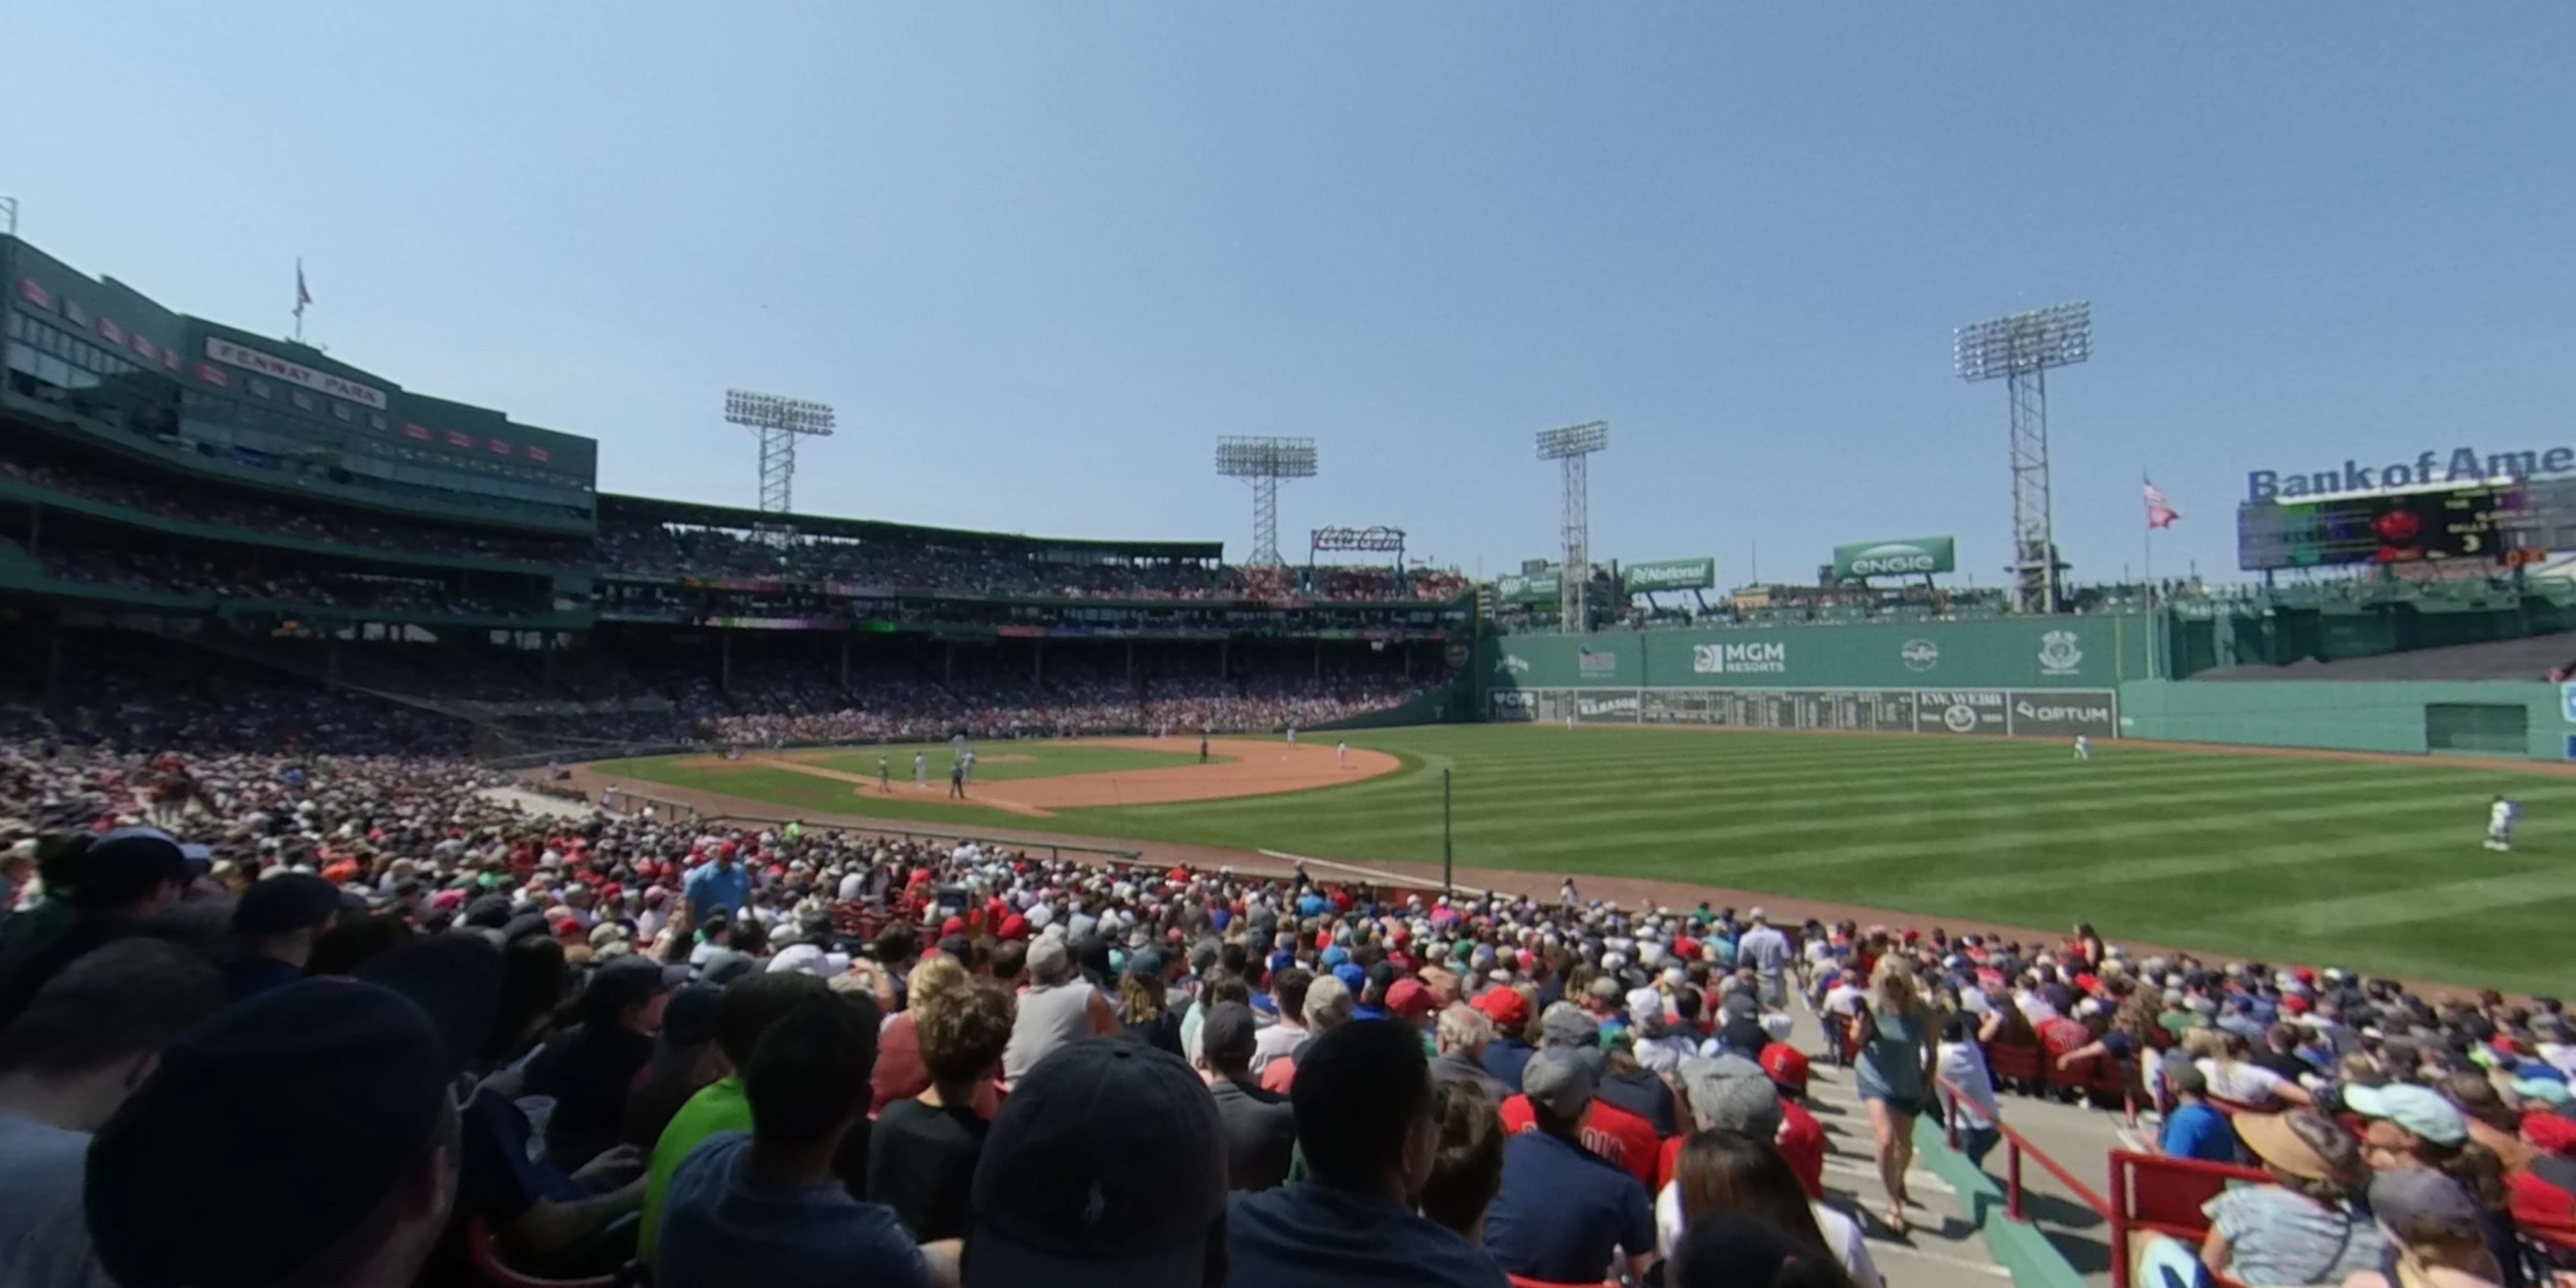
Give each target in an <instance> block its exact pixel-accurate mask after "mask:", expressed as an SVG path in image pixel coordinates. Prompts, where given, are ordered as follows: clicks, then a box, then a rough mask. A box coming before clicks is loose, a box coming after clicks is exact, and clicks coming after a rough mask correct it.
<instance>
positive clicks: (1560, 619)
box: [1538, 420, 1610, 631]
mask: <svg viewBox="0 0 2576 1288" xmlns="http://www.w3.org/2000/svg"><path fill="white" fill-rule="evenodd" d="M1609 449H1610V422H1608V421H1606V420H1593V421H1585V422H1584V423H1583V424H1580V425H1568V426H1566V427H1565V428H1563V429H1548V430H1541V431H1539V436H1538V458H1539V459H1540V460H1542V461H1561V462H1563V463H1564V466H1565V471H1564V499H1563V501H1562V502H1561V504H1560V507H1559V523H1558V527H1559V530H1560V531H1561V532H1562V534H1563V535H1564V537H1565V558H1564V563H1563V565H1562V567H1561V568H1560V569H1559V570H1558V572H1557V574H1556V628H1557V629H1558V630H1561V631H1582V630H1586V629H1588V628H1589V627H1590V625H1591V619H1590V618H1589V617H1587V616H1586V615H1585V605H1584V602H1583V601H1584V591H1585V589H1586V588H1587V587H1588V586H1589V585H1590V584H1591V581H1592V480H1591V471H1590V470H1589V469H1588V468H1587V466H1586V465H1585V462H1586V461H1588V460H1589V459H1590V458H1591V456H1592V454H1593V453H1594V452H1603V451H1608V450H1609Z"/></svg>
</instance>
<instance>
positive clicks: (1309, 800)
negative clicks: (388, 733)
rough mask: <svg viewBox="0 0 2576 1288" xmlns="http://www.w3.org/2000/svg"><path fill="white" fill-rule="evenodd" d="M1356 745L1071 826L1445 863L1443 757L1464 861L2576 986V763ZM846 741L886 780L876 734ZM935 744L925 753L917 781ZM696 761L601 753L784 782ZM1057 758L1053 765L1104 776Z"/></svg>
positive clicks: (1660, 738)
mask: <svg viewBox="0 0 2576 1288" xmlns="http://www.w3.org/2000/svg"><path fill="white" fill-rule="evenodd" d="M1313 737H1314V736H1313V735H1309V741H1312V739H1313ZM1350 742H1351V746H1352V747H1353V749H1354V750H1357V749H1361V748H1367V749H1373V750H1377V751H1383V752H1388V753H1392V754H1393V755H1394V756H1395V757H1396V758H1397V760H1399V761H1400V762H1401V768H1399V769H1397V770H1396V771H1395V772H1392V773H1385V774H1382V775H1380V776H1376V777H1368V778H1365V779H1363V780H1361V781H1356V782H1353V783H1350V784H1348V785H1342V786H1327V787H1321V788H1316V789H1313V790H1304V791H1295V792H1289V793H1286V794H1280V795H1268V796H1248V797H1243V798H1240V799H1221V800H1210V801H1201V802H1192V803H1184V804H1163V805H1146V806H1096V807H1088V808H1074V809H1065V810H1060V811H1058V812H1056V813H1055V814H1054V816H1053V817H1052V818H1050V819H1049V820H1048V821H1047V824H1046V826H1047V827H1048V829H1049V830H1051V831H1056V832H1067V833H1084V834H1091V835H1099V836H1109V837H1126V838H1135V839H1139V840H1146V841H1173V842H1188V843H1195V844H1203V845H1215V846H1226V847H1232V848H1240V849H1247V850H1249V849H1259V848H1264V847H1267V848H1272V849H1279V850H1286V851H1291V852H1295V853H1300V854H1310V855H1316V856H1320V857H1327V858H1338V859H1350V860H1360V861H1366V860H1373V859H1374V860H1393V861H1400V862H1434V863H1436V862H1437V861H1438V860H1439V857H1440V773H1439V771H1440V770H1441V769H1442V768H1443V767H1446V768H1449V769H1451V770H1452V771H1453V772H1454V775H1455V807H1456V827H1457V833H1456V836H1457V859H1458V862H1459V864H1460V865H1461V866H1475V867H1489V868H1513V869H1523V870H1529V871H1535V872H1544V873H1550V874H1554V873H1560V872H1565V873H1577V874H1583V873H1592V874H1602V875H1611V876H1626V877H1646V878H1657V879H1663V880H1672V881H1686V882H1695V883H1706V884H1708V885H1712V886H1724V887H1733V888H1737V889H1745V890H1755V891H1764V892H1771V893H1777V894H1782V895H1797V896H1805V897H1809V898H1815V899H1826V900H1834V901H1838V902H1846V903H1855V904H1862V905H1866V906H1871V907H1882V908H1888V909H1891V910H1899V911H1905V912H1911V913H1917V914H1921V915H1924V916H1926V917H1930V918H1939V917H1953V918H1960V919H1969V918H1973V919H1977V920H1982V921H1989V922H1996V923H2003V924H2021V925H2030V926H2037V927H2047V928H2058V927H2064V926H2066V925H2069V924H2071V923H2073V922H2075V921H2077V920H2089V921H2091V922H2093V923H2094V924H2095V925H2096V926H2097V927H2098V928H2099V929H2100V930H2101V931H2102V932H2103V933H2104V934H2105V935H2107V936H2109V937H2111V938H2112V939H2114V940H2120V939H2127V940H2131V941H2135V942H2142V943H2155V944H2163V945H2172V946H2179V947H2185V948H2193V949H2200V950H2205V951H2208V952H2212V953H2226V954H2235V955H2244V956H2253V957H2258V958H2263V959H2267V960H2273V961H2284V962H2286V961H2305V962H2326V963H2342V964H2347V965H2351V966H2353V967H2356V968H2358V969H2363V970H2366V971H2370V972H2373V973H2384V974H2392V975H2401V976H2407V977H2411V978H2420V979H2434V980H2443V981H2450V982H2457V983H2462V984H2493V985H2496V986H2499V987H2505V988H2516V989H2522V990H2528V991H2536V992H2542V993H2552V992H2564V991H2566V990H2567V989H2568V988H2569V987H2570V986H2571V984H2576V980H2571V979H2569V978H2568V977H2567V976H2566V975H2565V974H2564V973H2563V972H2560V971H2558V970H2555V969H2553V968H2552V967H2551V965H2550V961H2551V959H2552V954H2551V953H2550V952H2549V951H2548V948H2549V946H2550V945H2554V944H2555V943H2556V942H2557V940H2558V937H2559V935H2560V933H2561V931H2562V929H2563V927H2564V926H2565V925H2566V924H2567V921H2568V919H2569V917H2570V915H2571V913H2576V778H2569V777H2555V776H2547V775H2542V774H2534V773H2530V772H2524V771H2517V770H2514V769H2510V768H2505V767H2499V766H2482V765H2478V764H2475V763H2471V762H2451V761H2442V760H2424V761H2408V762H2402V763H2390V762H2384V761H2362V760H2345V759H2330V758H2322V757H2319V758H2306V757H2283V756H2261V755H2243V754H2233V753H2226V752H2203V751H2187V750H2174V749H2163V748H2151V747H2137V746H2124V745H2121V744H2119V743H2116V742H2097V743H2096V744H2095V745H2094V747H2093V758H2092V760H2091V761H2089V762H2082V763H2079V762H2077V761H2076V760H2075V758H2074V752H2073V749H2072V747H2071V746H2070V745H2069V744H2066V743H2062V742H2053V741H2052V742H2041V741H2004V740H1995V741H1986V740H1979V739H1964V738H1963V739H1942V738H1912V737H1882V736H1847V735H1832V734H1800V733H1758V732H1728V733H1706V732H1682V731H1667V730H1655V729H1621V728H1599V727H1592V728H1579V729H1573V730H1568V729H1564V728H1561V727H1556V726H1546V727H1529V726H1517V727H1516V726H1495V725H1467V726H1455V727H1434V728H1414V729H1392V730H1376V731H1369V732H1366V733H1355V734H1353V735H1351V738H1350ZM1075 746H1077V747H1078V744H1076V745H1075ZM1073 749H1074V747H1067V748H1064V750H1073ZM1017 750H1022V749H1021V748H1016V747H1014V746H1012V745H1009V744H999V743H996V744H988V745H987V746H986V747H984V748H979V751H978V754H979V755H985V754H988V753H989V754H990V755H992V756H995V757H999V756H1003V755H1008V754H1011V753H1012V752H1014V751H1017ZM945 751H946V749H945V748H941V749H939V752H938V753H937V754H935V755H934V756H933V759H932V763H933V765H934V773H936V772H940V771H943V770H944V768H945V764H946V760H945ZM838 754H839V755H841V756H846V757H850V758H851V760H852V762H856V761H858V760H860V759H862V758H863V760H864V763H865V765H866V766H867V768H868V771H869V773H870V774H871V775H872V774H873V771H874V767H875V757H874V752H873V751H872V750H871V751H868V752H865V753H864V755H863V757H862V753H859V752H858V751H856V750H855V749H853V750H849V751H844V752H842V753H838ZM1038 754H1041V755H1046V754H1050V753H1048V751H1047V749H1046V747H1045V745H1043V744H1041V745H1039V752H1038ZM910 759H911V754H910V751H909V750H908V749H907V750H905V751H904V752H903V764H904V766H905V768H906V769H907V770H908V768H909V763H910ZM1193 759H1194V758H1193ZM675 763H676V762H675V761H672V760H665V761H661V762H621V763H619V764H618V765H616V766H600V767H599V768H601V769H602V770H604V771H607V772H611V773H612V774H617V773H622V774H625V775H626V776H627V777H629V778H630V779H632V780H633V781H636V782H639V783H641V782H645V781H659V782H672V783H676V784H678V785H682V786H695V787H706V788H709V789H713V790H721V791H726V792H729V793H733V794H738V795H742V796H744V797H745V798H746V799H751V800H758V799H763V797H762V796H761V795H760V794H759V792H758V791H757V790H755V789H758V788H761V787H763V785H764V780H765V778H766V777H767V776H766V775H764V774H762V773H761V772H760V771H735V773H737V774H741V775H742V777H741V779H740V780H739V781H733V782H720V781H718V780H719V778H720V777H731V776H732V775H720V774H719V773H718V772H716V771H709V770H705V769H694V770H687V771H680V770H676V769H673V768H672V766H673V765H674V764H675ZM694 763H696V764H697V765H700V766H704V765H705V764H706V762H705V761H704V760H703V759H701V760H699V761H697V762H694ZM1023 763H1024V764H1027V765H1029V766H1030V767H1031V768H1032V770H1033V771H1035V770H1036V769H1037V768H1039V767H1042V766H1043V765H1044V763H1045V761H1044V760H1039V761H1033V762H1023ZM1060 765H1061V767H1059V768H1048V769H1044V771H1043V772H1048V773H1066V774H1081V773H1091V772H1096V770H1097V769H1098V768H1102V766H1095V765H1089V764H1079V763H1078V762H1075V761H1066V762H1060ZM1107 767H1109V768H1124V767H1126V766H1124V765H1114V766H1107ZM994 768H995V769H996V770H998V769H1000V768H1001V766H1000V765H995V766H994ZM777 777H781V778H789V779H799V781H797V782H795V783H793V784H791V785H790V790H794V791H798V792H811V791H812V789H813V785H814V784H816V783H817V782H818V781H819V780H815V779H811V778H800V776H798V775H777ZM772 785H774V784H772ZM2499 794H2502V795H2506V796H2510V797H2512V798H2514V799H2516V800H2518V801H2520V802H2521V803H2522V805H2523V814H2522V822H2521V824H2520V826H2519V827H2518V828H2517V831H2516V834H2515V839H2514V849H2513V851H2512V852H2511V853H2502V854H2499V853H2495V852H2492V851H2489V850H2487V849H2485V848H2483V846H2482V845H2481V844H2480V842H2481V841H2482V840H2483V838H2484V829H2485V824H2486V812H2487V803H2488V801H2489V800H2490V799H2492V798H2493V797H2494V796H2496V795H2499ZM824 795H828V793H826V794H818V795H814V796H810V797H789V796H783V795H782V796H778V797H774V798H768V799H774V800H776V801H778V802H779V803H782V804H791V805H797V806H799V807H810V808H816V809H820V808H822V806H819V805H813V806H808V804H807V802H808V801H809V800H821V799H823V796H824ZM832 799H834V800H835V801H836V802H837V807H838V808H840V809H843V810H849V811H851V812H864V813H891V814H893V816H899V817H921V816H924V815H923V814H914V813H912V812H910V810H904V811H900V812H896V811H889V810H884V809H875V808H867V807H866V806H865V805H864V803H861V802H857V801H854V800H853V799H852V798H851V797H849V796H847V795H846V794H841V795H837V796H834V797H833V798H832ZM912 808H914V809H922V810H924V813H925V814H927V815H928V816H933V817H938V818H942V819H947V820H951V821H955V822H959V823H966V822H979V823H989V824H1005V823H1009V822H1012V821H1013V820H1012V819H1011V817H1010V816H1008V815H1005V814H1002V813H1000V812H998V811H996V812H986V811H982V810H963V809H957V808H949V809H945V810H933V809H929V808H928V807H922V806H915V807H912ZM1023 821H1024V820H1023Z"/></svg>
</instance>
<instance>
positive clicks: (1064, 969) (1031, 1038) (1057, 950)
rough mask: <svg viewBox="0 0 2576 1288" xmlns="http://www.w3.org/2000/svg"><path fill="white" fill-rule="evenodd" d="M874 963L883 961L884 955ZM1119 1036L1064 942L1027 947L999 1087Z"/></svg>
mask: <svg viewBox="0 0 2576 1288" xmlns="http://www.w3.org/2000/svg"><path fill="white" fill-rule="evenodd" d="M878 960H879V961H883V960H885V956H884V951H883V949H882V948H881V949H880V950H879V952H878ZM1117 1031H1118V1015H1117V1012H1116V1011H1114V1010H1113V1009H1111V1007H1110V1005H1109V999H1107V998H1105V997H1103V996H1101V995H1100V991H1099V990H1098V989H1096V988H1094V987H1092V985H1091V982H1090V981H1089V980H1087V979H1084V978H1083V977H1082V976H1081V975H1079V974H1077V973H1076V972H1075V970H1074V964H1073V954H1072V953H1071V952H1070V951H1069V950H1068V948H1067V946H1066V944H1065V941H1064V940H1063V939H1061V938H1059V937H1057V936H1054V935H1048V936H1045V937H1043V938H1040V939H1039V940H1038V941H1037V942H1036V943H1034V944H1031V945H1030V946H1029V991H1027V992H1026V993H1023V994H1021V995H1020V1003H1019V1010H1018V1011H1017V1012H1016V1013H1015V1015H1014V1016H1013V1018H1012V1020H1011V1041H1010V1044H1009V1045H1008V1046H1006V1047H1004V1048H1003V1050H1002V1083H1003V1085H1004V1086H1006V1087H1016V1086H1018V1085H1019V1081H1020V1079H1021V1078H1023V1077H1026V1076H1028V1072H1029V1070H1031V1069H1034V1068H1036V1067H1037V1066H1038V1062H1039V1061H1042V1060H1044V1059H1046V1058H1047V1057H1048V1056H1050V1055H1053V1054H1055V1053H1056V1052H1057V1051H1059V1050H1062V1049H1063V1048H1065V1047H1067V1046H1070V1045H1072V1044H1073V1043H1075V1042H1079V1041H1081V1040H1082V1039H1084V1038H1087V1037H1093V1036H1096V1035H1100V1034H1106V1033H1115V1032H1117Z"/></svg>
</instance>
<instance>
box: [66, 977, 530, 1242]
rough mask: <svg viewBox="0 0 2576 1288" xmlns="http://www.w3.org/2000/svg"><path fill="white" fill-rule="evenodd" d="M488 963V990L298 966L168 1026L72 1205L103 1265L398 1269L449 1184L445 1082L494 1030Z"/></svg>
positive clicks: (451, 1167)
mask: <svg viewBox="0 0 2576 1288" xmlns="http://www.w3.org/2000/svg"><path fill="white" fill-rule="evenodd" d="M497 966H498V964H497V962H496V963H494V967H495V969H494V970H493V971H492V973H491V975H490V977H489V978H488V980H486V981H483V982H484V983H486V984H488V985H489V988H488V990H483V989H479V988H478V987H477V986H476V984H475V982H474V981H470V980H469V981H459V980H456V979H455V978H454V977H453V975H452V974H449V975H447V976H446V977H445V978H443V979H441V980H439V981H437V982H436V983H435V984H433V986H432V987H431V988H430V989H428V990H426V991H424V992H423V993H422V994H421V995H419V996H417V997H415V996H406V995H405V994H403V993H398V992H396V991H394V990H393V989H390V988H385V987H379V986H377V985H374V984H368V983H361V982H357V981H353V980H345V979H309V980H302V981H299V982H297V983H294V984H289V985H287V986H286V987H284V988H278V989H271V990H269V991H268V992H266V993H262V994H260V995H259V996H257V997H255V998H252V999H250V1000H249V1001H246V1002H241V1003H237V1004H235V1005H232V1006H229V1007H226V1008H225V1009H223V1010H221V1011H218V1012H216V1013H215V1014H214V1015H212V1016H210V1017H208V1018H207V1019H206V1020H205V1021H204V1022H202V1023H200V1024H198V1025H196V1026H195V1027H193V1028H190V1029H188V1030H187V1031H185V1032H184V1033H182V1034H180V1035H179V1036H178V1037H177V1038H176V1039H175V1040H173V1041H172V1042H171V1043H170V1044H169V1046H168V1047H167V1048H165V1049H164V1050H163V1052H162V1054H161V1059H160V1063H159V1064H158V1065H157V1066H156V1067H155V1068H154V1069H153V1071H152V1073H151V1075H150V1076H149V1077H147V1078H145V1079H144V1080H143V1084H142V1085H141V1086H140V1087H138V1088H136V1089H135V1092H134V1094H133V1096H132V1097H131V1098H130V1099H128V1100H127V1101H126V1102H125V1104H124V1105H123V1106H122V1107H120V1108H119V1109H118V1110H117V1111H116V1113H115V1115H114V1116H113V1117H111V1118H110V1119H109V1120H108V1121H107V1123H106V1124H105V1125H104V1126H102V1127H100V1128H99V1132H98V1136H97V1139H96V1140H94V1141H93V1142H92V1143H91V1145H90V1150H89V1162H88V1168H87V1175H86V1181H85V1184H84V1187H83V1204H84V1208H85V1211H86V1214H87V1219H88V1222H89V1231H90V1236H91V1238H92V1240H93V1241H94V1242H95V1244H96V1246H97V1249H98V1258H99V1263H100V1264H101V1265H102V1266H104V1267H105V1268H106V1270H107V1272H108V1275H109V1276H110V1277H111V1278H113V1279H114V1280H115V1281H116V1282H117V1283H118V1284H119V1285H121V1286H122V1288H177V1286H178V1285H183V1284H185V1285H201V1286H204V1288H222V1286H227V1285H245V1286H246V1285H266V1284H283V1283H294V1284H303V1285H313V1286H315V1288H326V1286H329V1288H339V1286H346V1288H357V1286H358V1285H372V1284H402V1283H409V1282H411V1281H412V1278H413V1276H414V1275H415V1274H416V1273H417V1272H418V1270H419V1268H420V1266H421V1265H422V1263H423V1262H424V1261H426V1260H427V1258H428V1257H429V1255H430V1252H431V1250H432V1248H433V1247H434V1245H435V1244H436V1242H437V1239H438V1237H439V1233H440V1231H441V1230H442V1229H443V1228H444V1226H445V1224H446V1221H447V1212H448V1204H449V1202H450V1201H451V1200H452V1199H453V1197H454V1195H455V1190H456V1169H457V1157H458V1146H457V1132H458V1122H457V1112H456V1105H455V1100H454V1085H455V1083H456V1081H457V1078H458V1075H459V1074H461V1073H462V1072H463V1071H464V1069H465V1067H466V1064H467V1062H468V1060H469V1059H470V1056H471V1053H472V1052H473V1051H474V1050H475V1049H476V1048H477V1047H478V1046H479V1045H480V1044H481V1043H482V1041H483V1040H484V1037H485V1035H486V1034H487V1033H488V1031H489V1030H490V1027H491V1023H492V1016H493V1008H494V1005H495V1002H496V999H497V993H498V978H499V972H498V969H497ZM478 992H479V995H477V994H478ZM357 1088H363V1089H364V1094H356V1093H354V1092H353V1089H357ZM210 1167H214V1168H218V1169H219V1170H218V1171H217V1172H214V1173H209V1171H208V1170H207V1169H208V1168H210Z"/></svg>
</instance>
